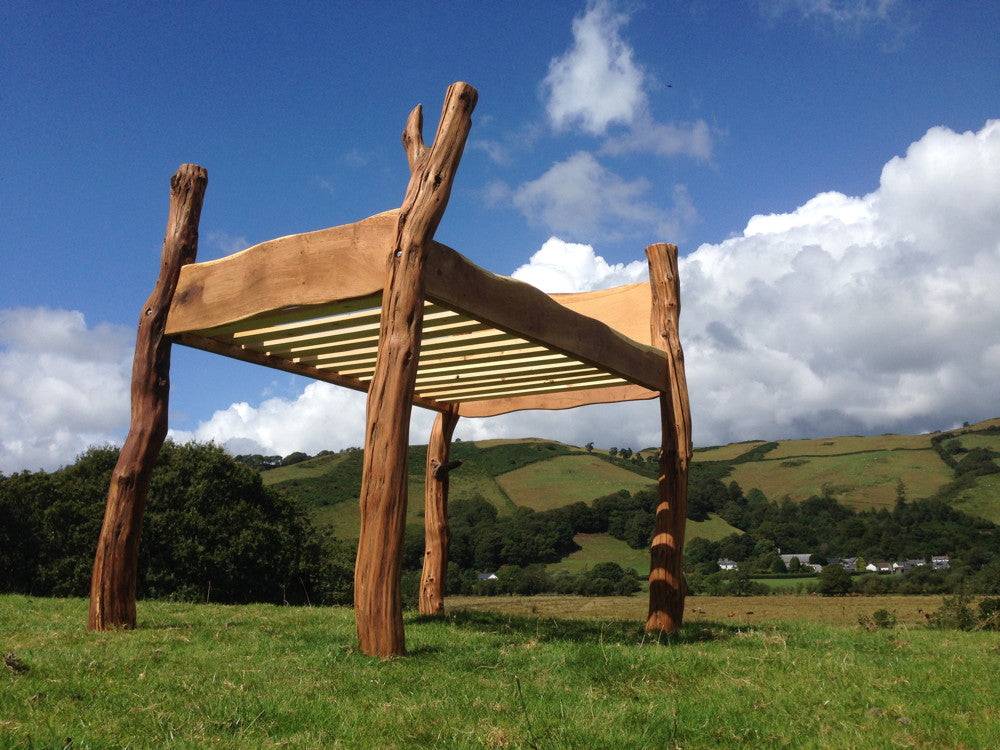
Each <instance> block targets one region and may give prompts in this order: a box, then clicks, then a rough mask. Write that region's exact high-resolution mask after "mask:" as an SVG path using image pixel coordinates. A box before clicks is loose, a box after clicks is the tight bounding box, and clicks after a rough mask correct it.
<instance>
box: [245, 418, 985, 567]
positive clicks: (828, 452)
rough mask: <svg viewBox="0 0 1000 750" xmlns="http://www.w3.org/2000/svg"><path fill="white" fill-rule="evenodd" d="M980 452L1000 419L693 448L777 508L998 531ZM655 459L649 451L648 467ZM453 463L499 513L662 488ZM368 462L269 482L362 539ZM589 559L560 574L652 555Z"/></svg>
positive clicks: (608, 465)
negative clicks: (988, 525) (966, 470)
mask: <svg viewBox="0 0 1000 750" xmlns="http://www.w3.org/2000/svg"><path fill="white" fill-rule="evenodd" d="M973 449H985V450H986V451H989V452H990V453H991V454H992V457H993V458H997V457H1000V419H993V420H988V421H986V422H980V423H977V424H973V425H969V426H967V427H963V428H960V429H957V430H953V431H950V432H946V433H932V434H924V435H877V436H867V437H866V436H856V435H855V436H840V437H830V438H818V439H809V440H782V441H777V442H764V441H746V442H741V443H732V444H729V445H723V446H711V447H706V448H698V449H696V450H695V454H694V459H695V461H696V462H699V463H708V464H714V465H715V466H716V467H718V470H719V471H721V472H724V474H725V479H726V481H730V480H732V481H736V482H738V483H739V484H740V485H741V486H742V487H743V488H744V490H749V489H751V488H754V487H756V488H759V489H761V490H762V491H763V492H764V493H765V494H766V495H767V496H768V497H770V498H772V499H776V500H777V499H782V498H786V497H787V498H789V499H792V500H803V499H805V498H808V497H810V496H812V495H818V494H823V493H827V494H830V495H832V496H833V497H835V498H836V499H837V500H838V501H839V502H841V503H843V504H844V505H847V506H849V507H852V508H854V509H857V510H862V509H866V508H891V507H892V505H893V504H894V503H895V502H896V499H897V497H898V495H899V494H900V493H903V494H905V496H906V497H907V498H909V499H918V498H926V497H931V496H937V497H940V498H941V499H944V500H947V501H948V502H951V503H953V504H954V505H955V506H956V507H957V508H959V509H960V510H963V511H965V512H967V513H970V514H973V515H978V516H981V517H983V518H986V519H988V520H991V521H994V522H1000V473H993V474H983V475H977V476H964V477H963V476H960V475H959V474H958V473H957V471H956V466H957V464H958V461H959V460H960V459H961V457H962V456H963V455H967V454H968V452H969V451H972V450H973ZM425 451H426V448H425V446H413V447H411V448H410V455H409V466H410V476H409V488H410V503H409V508H408V511H407V516H408V522H409V523H412V524H421V523H422V522H423V507H422V497H423V490H424V477H423V471H424V460H425V455H426V453H425ZM650 452H651V449H643V450H641V451H639V453H640V454H641V455H642V456H643V457H647V456H648V455H649V453H650ZM452 456H453V457H454V458H456V459H459V460H461V461H462V462H463V465H462V467H461V468H460V469H459V470H457V471H455V472H453V473H452V475H451V497H452V498H453V499H461V498H470V497H476V496H478V497H481V498H483V499H485V500H487V501H488V502H490V503H491V504H492V505H493V506H494V507H496V508H497V511H498V512H499V513H500V514H505V513H510V512H512V511H513V510H514V509H515V508H516V507H526V508H532V509H535V510H549V509H552V508H558V507H561V506H564V505H568V504H570V503H573V502H577V501H583V502H589V501H591V500H594V499H595V498H598V497H601V496H604V495H608V494H611V493H614V492H617V491H619V490H623V489H624V490H629V491H635V490H638V489H642V488H644V487H649V486H651V485H652V484H653V483H654V482H655V479H654V477H655V472H654V471H653V468H652V464H651V463H650V462H648V461H647V462H638V463H636V462H633V461H624V460H621V459H620V458H618V459H614V458H612V457H611V456H609V455H608V452H607V451H602V450H594V451H587V450H585V449H584V448H580V447H577V446H573V445H567V444H564V443H558V442H554V441H549V440H542V439H538V438H525V439H520V440H486V441H479V442H461V441H457V442H456V443H455V445H454V446H453V449H452ZM361 461H362V453H361V451H360V450H359V449H356V448H355V449H347V450H345V451H341V452H339V453H329V454H325V455H320V456H317V457H315V458H311V459H308V460H305V461H302V462H299V463H296V464H293V465H291V466H283V467H279V468H276V469H271V470H268V471H265V472H263V473H262V477H263V480H264V482H265V484H268V485H271V486H274V487H276V488H279V489H281V490H283V491H286V492H289V493H292V494H294V495H296V496H297V497H299V498H301V499H302V500H303V501H305V502H306V503H308V504H309V505H311V506H313V507H314V508H315V518H316V520H317V522H318V523H320V524H322V525H324V526H327V527H330V528H331V529H333V530H334V532H335V533H336V534H337V535H338V536H342V537H345V538H351V537H355V536H356V535H357V529H358V521H359V519H358V508H357V502H356V500H357V496H358V491H359V488H360V480H361ZM732 533H739V532H738V531H737V530H736V529H734V528H733V527H732V526H730V525H729V524H727V523H726V522H725V521H723V520H722V519H721V518H718V517H715V516H712V517H710V518H709V519H708V520H707V521H701V522H698V521H689V522H688V532H687V538H688V540H689V541H690V540H691V539H694V538H697V537H704V538H708V539H721V538H723V537H725V536H727V535H728V534H732ZM576 541H577V544H579V545H580V549H579V550H578V551H577V552H574V553H573V554H571V555H569V556H568V557H566V558H565V559H563V560H562V561H560V562H559V563H555V564H554V565H553V567H554V568H556V569H563V570H579V569H582V568H583V567H586V566H588V565H592V564H595V563H598V562H602V561H605V560H613V561H616V562H619V563H621V564H623V565H626V566H628V567H638V568H639V569H640V571H641V569H642V566H643V565H645V564H646V563H645V561H646V553H645V552H644V551H642V550H635V549H632V548H631V547H629V546H628V545H626V544H625V543H624V542H622V541H620V540H618V539H615V538H613V537H611V536H609V535H607V534H579V535H578V536H577V538H576Z"/></svg>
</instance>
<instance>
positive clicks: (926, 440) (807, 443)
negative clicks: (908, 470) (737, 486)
mask: <svg viewBox="0 0 1000 750" xmlns="http://www.w3.org/2000/svg"><path fill="white" fill-rule="evenodd" d="M930 447H931V436H930V435H871V436H861V435H846V436H841V437H828V438H815V439H812V440H782V441H780V442H779V443H778V447H777V448H775V449H774V450H773V451H771V452H770V453H768V454H767V457H768V458H789V457H792V456H833V455H837V454H838V453H857V452H859V451H891V450H919V449H927V448H930Z"/></svg>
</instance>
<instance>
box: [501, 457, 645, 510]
mask: <svg viewBox="0 0 1000 750" xmlns="http://www.w3.org/2000/svg"><path fill="white" fill-rule="evenodd" d="M497 482H498V483H499V484H500V487H501V488H502V489H503V491H504V492H505V493H507V496H508V497H510V498H511V499H512V500H514V502H516V503H517V504H518V505H523V506H525V507H528V508H534V509H535V510H549V509H550V508H559V507H561V506H563V505H568V504H569V503H573V502H576V501H578V500H582V501H584V502H587V501H590V500H593V499H594V498H598V497H601V496H603V495H608V494H611V493H612V492H617V491H618V490H629V491H633V490H638V489H642V488H643V487H649V486H651V485H653V484H655V481H654V480H652V479H648V478H646V477H643V476H640V475H639V474H636V473H635V472H632V471H629V470H628V469H623V468H621V467H620V466H615V465H614V464H611V463H608V462H607V461H605V460H604V459H602V458H599V457H597V456H589V455H586V454H583V455H572V456H557V457H556V458H550V459H548V460H547V461H542V462H537V463H533V464H529V465H527V466H524V467H522V468H520V469H516V470H514V471H509V472H507V473H506V474H501V475H500V476H498V477H497Z"/></svg>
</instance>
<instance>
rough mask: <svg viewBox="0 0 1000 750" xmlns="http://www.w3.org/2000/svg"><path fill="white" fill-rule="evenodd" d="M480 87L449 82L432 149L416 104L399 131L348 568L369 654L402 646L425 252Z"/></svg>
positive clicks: (360, 639) (398, 651)
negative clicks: (405, 179)
mask: <svg viewBox="0 0 1000 750" xmlns="http://www.w3.org/2000/svg"><path fill="white" fill-rule="evenodd" d="M476 99H477V94H476V90H475V89H474V88H473V87H472V86H469V85H468V84H466V83H454V84H452V85H451V86H449V87H448V93H447V94H446V95H445V102H444V108H443V110H442V112H441V121H440V122H439V124H438V129H437V133H436V135H435V137H434V143H433V145H432V146H431V147H430V148H429V149H428V148H425V147H424V146H423V142H422V138H421V137H420V127H421V121H422V117H421V110H420V109H419V108H416V109H414V111H413V112H412V113H411V115H410V118H409V120H408V121H407V125H406V130H405V131H404V134H403V145H404V147H405V148H406V152H407V157H408V159H409V160H410V166H411V171H412V173H411V175H410V182H409V184H408V185H407V188H406V196H405V198H404V199H403V205H402V207H401V208H400V211H399V219H398V223H397V226H396V238H395V242H394V243H393V246H392V247H391V248H388V252H389V257H388V260H387V267H388V268H387V271H388V273H387V278H386V283H385V288H384V290H383V292H382V320H381V326H380V330H379V343H378V360H377V363H376V365H375V374H374V375H373V377H372V381H371V387H370V388H369V390H368V411H367V415H366V425H365V457H364V464H363V468H362V474H361V494H360V497H359V500H358V502H359V504H360V510H361V529H360V532H359V538H358V556H357V561H356V563H355V566H354V612H355V618H356V621H357V629H358V643H359V645H360V647H361V650H362V651H363V652H364V653H366V654H369V655H372V656H380V657H382V658H388V657H390V656H396V655H401V654H404V653H405V652H406V646H405V642H404V636H403V612H402V603H401V601H400V591H399V573H400V563H401V551H402V546H403V528H404V523H405V519H406V476H407V475H406V452H407V448H408V443H409V432H410V411H411V408H412V400H413V386H414V383H415V382H416V377H417V362H418V358H419V354H420V329H421V324H422V322H423V306H424V262H425V259H426V255H427V248H428V246H429V245H430V243H431V241H432V240H433V238H434V232H435V231H436V230H437V226H438V223H439V222H440V221H441V217H442V216H443V214H444V210H445V207H446V206H447V205H448V198H449V196H450V195H451V186H452V184H453V182H454V178H455V172H456V171H457V169H458V163H459V161H460V160H461V157H462V150H463V149H464V147H465V141H466V138H467V137H468V134H469V129H470V128H471V127H472V110H473V108H474V107H475V106H476Z"/></svg>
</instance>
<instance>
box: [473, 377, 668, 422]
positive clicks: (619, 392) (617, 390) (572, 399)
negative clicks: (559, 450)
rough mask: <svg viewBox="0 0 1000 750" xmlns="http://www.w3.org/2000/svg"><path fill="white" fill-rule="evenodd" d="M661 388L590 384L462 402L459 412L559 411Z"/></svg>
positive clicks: (641, 397)
mask: <svg viewBox="0 0 1000 750" xmlns="http://www.w3.org/2000/svg"><path fill="white" fill-rule="evenodd" d="M659 395H660V392H659V391H652V390H649V389H648V388H643V387H642V386H641V385H620V386H609V387H606V388H590V389H586V390H580V391H562V392H559V393H545V394H531V395H527V396H511V397H507V398H494V399H490V400H489V401H469V402H466V403H462V404H460V405H459V408H458V414H459V416H461V417H468V418H470V419H475V418H477V417H478V418H481V417H495V416H497V415H499V414H509V413H510V412H514V411H530V410H534V409H538V410H544V411H559V410H561V409H575V408H576V407H578V406H588V405H590V404H617V403H620V402H622V401H645V400H647V399H651V398H656V397H657V396H659Z"/></svg>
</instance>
